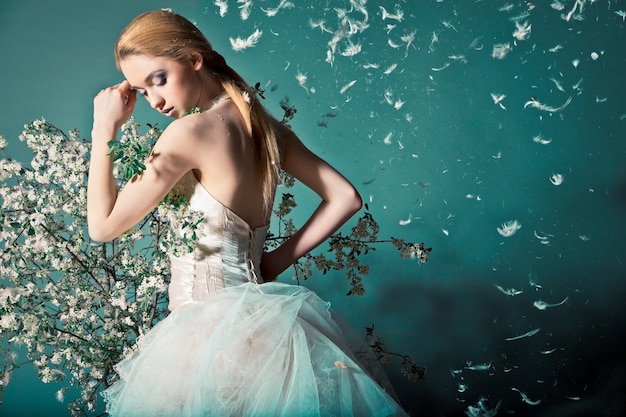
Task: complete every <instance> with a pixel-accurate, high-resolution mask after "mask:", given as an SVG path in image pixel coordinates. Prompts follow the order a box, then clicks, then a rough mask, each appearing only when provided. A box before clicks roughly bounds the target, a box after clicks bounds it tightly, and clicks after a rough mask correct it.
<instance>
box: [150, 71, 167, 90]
mask: <svg viewBox="0 0 626 417" xmlns="http://www.w3.org/2000/svg"><path fill="white" fill-rule="evenodd" d="M166 82H167V76H166V75H165V73H164V72H157V73H156V74H154V77H152V84H154V85H156V86H158V87H161V86H163V85H165V83H166Z"/></svg>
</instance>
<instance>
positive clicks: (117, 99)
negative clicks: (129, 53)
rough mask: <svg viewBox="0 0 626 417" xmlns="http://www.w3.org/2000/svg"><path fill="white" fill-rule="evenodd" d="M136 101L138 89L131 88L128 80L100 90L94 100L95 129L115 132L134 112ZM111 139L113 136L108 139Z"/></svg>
mask: <svg viewBox="0 0 626 417" xmlns="http://www.w3.org/2000/svg"><path fill="white" fill-rule="evenodd" d="M135 103H137V91H135V90H133V89H131V88H130V83H129V82H128V81H127V80H124V81H122V82H121V83H120V84H116V85H114V86H111V87H108V88H105V89H104V90H102V91H100V92H99V93H98V95H97V96H96V97H95V98H94V100H93V129H94V131H101V132H109V133H112V134H115V133H116V132H117V131H118V130H119V128H120V127H121V126H122V124H123V123H124V122H125V121H126V120H127V119H128V118H129V117H130V115H131V114H132V113H133V110H134V109H135ZM111 129H113V130H112V131H111ZM110 139H113V137H109V138H108V139H107V140H110Z"/></svg>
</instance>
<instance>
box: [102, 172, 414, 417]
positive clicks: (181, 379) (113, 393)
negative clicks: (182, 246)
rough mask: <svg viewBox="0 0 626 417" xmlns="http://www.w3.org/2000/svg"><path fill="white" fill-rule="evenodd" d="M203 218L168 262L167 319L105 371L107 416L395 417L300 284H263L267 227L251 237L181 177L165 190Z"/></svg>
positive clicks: (325, 312)
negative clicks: (114, 376)
mask: <svg viewBox="0 0 626 417" xmlns="http://www.w3.org/2000/svg"><path fill="white" fill-rule="evenodd" d="M176 188H177V192H179V193H181V192H182V194H183V195H187V196H188V201H189V204H190V208H191V209H192V210H200V211H202V212H203V213H204V215H205V219H204V222H203V223H201V226H200V227H203V228H204V230H203V231H202V234H201V236H202V237H201V238H200V239H199V241H198V242H197V248H196V250H195V251H194V252H193V253H190V254H189V255H186V256H183V257H178V258H174V257H172V259H171V261H172V276H171V283H170V286H169V296H170V304H169V309H170V310H171V313H170V314H169V315H168V316H167V317H166V318H165V319H163V320H162V321H161V322H160V323H158V324H157V325H156V326H155V327H154V328H152V329H151V330H150V331H149V332H148V333H147V334H145V335H144V336H143V337H141V338H140V340H139V341H138V346H137V349H136V352H135V353H134V354H133V355H132V356H131V357H129V358H127V359H125V360H123V361H122V362H120V363H119V364H118V365H117V366H116V371H117V372H118V374H119V375H120V380H119V381H118V382H116V383H115V384H113V385H112V386H111V387H110V388H108V389H107V390H106V391H105V392H104V398H105V400H106V403H107V411H108V413H109V414H110V415H111V416H120V417H127V416H138V417H139V416H141V417H151V416H163V417H178V416H189V417H199V416H215V417H228V416H241V417H265V416H289V417H294V416H295V417H299V416H365V417H368V416H406V413H405V412H404V411H402V409H401V408H400V406H399V405H398V404H397V403H396V402H395V401H394V399H393V398H392V397H391V396H390V395H389V394H388V393H387V392H385V390H383V389H382V388H381V386H380V385H378V384H377V383H376V382H375V381H374V379H373V378H372V377H371V376H370V374H369V373H368V372H366V371H365V370H364V369H363V368H362V367H361V365H360V364H359V362H358V361H357V359H356V358H355V355H354V354H353V353H352V352H351V350H350V346H349V344H348V342H347V341H346V339H345V337H344V336H343V334H342V331H341V330H340V329H339V327H338V326H337V324H336V322H335V321H334V320H333V319H332V318H331V313H330V311H329V303H326V302H324V301H323V300H321V299H320V298H319V297H318V296H317V295H316V294H315V293H313V292H312V291H310V290H307V289H306V288H304V287H301V286H296V285H289V284H283V283H277V282H270V283H263V280H262V277H261V275H260V272H259V268H258V267H259V263H260V259H261V255H262V252H263V244H264V241H265V237H266V233H267V230H268V227H267V226H265V227H261V228H257V229H254V230H252V229H251V228H250V227H249V225H248V224H247V223H246V222H245V221H244V220H242V219H241V218H240V217H238V216H237V215H236V214H235V213H233V212H232V211H231V210H229V209H228V208H227V207H225V206H224V205H222V204H221V203H220V202H219V201H217V200H216V199H215V198H214V197H213V196H212V195H211V194H209V192H207V191H206V189H204V187H203V186H202V185H201V184H200V183H199V182H198V181H197V180H196V178H195V176H194V175H193V173H192V172H189V173H188V174H187V175H185V177H184V178H183V179H182V180H181V182H179V184H178V185H177V186H176Z"/></svg>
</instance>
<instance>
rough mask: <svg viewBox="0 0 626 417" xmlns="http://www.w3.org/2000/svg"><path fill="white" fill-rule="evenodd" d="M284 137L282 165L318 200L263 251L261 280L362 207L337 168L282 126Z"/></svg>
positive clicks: (274, 274) (300, 253)
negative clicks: (287, 233)
mask: <svg viewBox="0 0 626 417" xmlns="http://www.w3.org/2000/svg"><path fill="white" fill-rule="evenodd" d="M279 129H280V130H279V134H280V136H281V138H282V139H283V140H284V151H283V155H284V157H283V162H282V168H283V169H284V170H285V171H286V172H288V173H290V174H291V175H293V176H294V177H295V178H297V179H298V180H299V181H301V182H302V183H303V184H304V185H306V186H307V187H309V188H310V189H311V190H313V191H314V192H315V193H317V194H318V195H319V196H320V197H321V198H322V202H321V203H320V205H319V206H318V207H317V209H316V210H315V211H314V212H313V214H312V215H311V217H310V218H309V219H308V220H307V221H306V223H305V224H304V225H303V226H302V227H301V228H300V229H299V230H298V231H297V232H296V233H295V234H294V235H293V236H292V237H290V238H289V239H288V240H287V241H285V242H284V243H283V244H282V245H281V246H279V247H278V248H276V249H275V250H274V251H272V252H269V253H266V254H264V256H263V261H262V263H261V269H262V275H263V279H264V280H265V281H271V280H274V279H276V277H277V276H278V275H279V274H280V273H281V272H283V271H284V270H285V269H287V268H288V267H289V266H290V265H292V264H293V263H295V262H296V261H297V260H298V259H299V258H300V257H302V256H303V255H305V254H307V253H308V252H310V251H311V250H312V249H314V248H315V247H316V246H318V245H319V244H321V243H322V242H323V241H324V240H326V239H327V238H328V237H329V236H330V235H331V234H333V233H334V232H335V231H336V230H337V229H339V227H341V225H343V224H344V223H345V222H346V221H347V220H348V219H349V218H350V217H352V216H353V215H354V214H355V213H356V212H357V211H359V210H360V208H361V206H362V204H363V203H362V201H361V197H360V196H359V193H358V192H357V190H356V189H355V188H354V186H353V185H352V184H351V183H350V182H349V181H348V180H347V179H346V178H345V177H343V176H342V175H341V174H340V173H339V172H337V170H335V169H334V168H333V167H332V166H330V165H329V164H328V163H326V162H325V161H324V160H322V159H321V158H319V157H318V156H317V155H315V154H314V153H312V152H311V151H310V150H308V149H307V148H306V147H305V146H304V145H303V144H302V142H301V141H300V140H299V139H298V137H297V136H296V135H295V134H294V133H293V132H291V131H290V130H289V129H287V128H285V127H280V128H279Z"/></svg>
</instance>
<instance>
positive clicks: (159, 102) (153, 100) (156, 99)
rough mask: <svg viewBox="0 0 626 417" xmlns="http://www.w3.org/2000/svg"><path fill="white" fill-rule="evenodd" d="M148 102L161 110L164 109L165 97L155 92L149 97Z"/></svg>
mask: <svg viewBox="0 0 626 417" xmlns="http://www.w3.org/2000/svg"><path fill="white" fill-rule="evenodd" d="M148 102H149V103H150V107H152V108H153V109H156V110H161V109H163V104H164V102H163V97H161V96H158V95H155V94H151V95H150V96H149V97H148Z"/></svg>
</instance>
